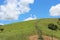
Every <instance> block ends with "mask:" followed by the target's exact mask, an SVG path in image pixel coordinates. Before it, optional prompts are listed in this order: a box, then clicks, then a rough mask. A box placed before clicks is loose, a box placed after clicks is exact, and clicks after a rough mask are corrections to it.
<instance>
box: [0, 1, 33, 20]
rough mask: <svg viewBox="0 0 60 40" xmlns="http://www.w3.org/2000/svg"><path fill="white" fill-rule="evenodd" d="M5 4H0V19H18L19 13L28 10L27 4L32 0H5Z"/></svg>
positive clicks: (31, 2)
mask: <svg viewBox="0 0 60 40" xmlns="http://www.w3.org/2000/svg"><path fill="white" fill-rule="evenodd" d="M5 1H6V2H7V4H5V5H0V20H18V18H19V15H20V14H24V13H26V12H29V11H30V10H31V8H30V7H29V4H33V3H34V0H5Z"/></svg>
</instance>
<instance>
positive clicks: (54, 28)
mask: <svg viewBox="0 0 60 40" xmlns="http://www.w3.org/2000/svg"><path fill="white" fill-rule="evenodd" d="M48 28H49V29H51V30H57V29H58V27H57V25H55V24H53V23H50V24H48Z"/></svg>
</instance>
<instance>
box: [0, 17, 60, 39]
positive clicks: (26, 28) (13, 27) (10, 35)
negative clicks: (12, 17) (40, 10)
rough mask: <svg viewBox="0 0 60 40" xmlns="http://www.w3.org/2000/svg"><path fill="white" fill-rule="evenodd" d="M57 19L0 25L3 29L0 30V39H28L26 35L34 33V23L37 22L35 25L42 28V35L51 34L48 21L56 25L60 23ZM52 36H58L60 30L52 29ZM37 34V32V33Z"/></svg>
mask: <svg viewBox="0 0 60 40" xmlns="http://www.w3.org/2000/svg"><path fill="white" fill-rule="evenodd" d="M57 21H58V19H57V18H56V19H51V18H50V19H48V18H47V19H39V20H32V21H26V22H17V23H12V24H8V25H4V26H0V28H3V29H4V30H3V31H2V32H1V31H0V40H29V39H28V37H29V36H30V35H36V34H38V33H37V30H36V28H35V23H37V27H38V28H39V29H40V30H42V34H43V35H48V36H52V30H50V29H48V26H47V25H48V24H49V23H54V24H56V25H57V26H58V27H60V25H58V24H57ZM53 33H54V37H56V38H58V39H59V38H60V30H57V31H53ZM38 35H39V34H38Z"/></svg>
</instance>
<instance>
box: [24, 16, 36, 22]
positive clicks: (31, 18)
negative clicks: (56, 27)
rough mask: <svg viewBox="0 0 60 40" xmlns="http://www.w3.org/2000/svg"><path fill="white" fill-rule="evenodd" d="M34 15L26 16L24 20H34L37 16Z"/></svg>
mask: <svg viewBox="0 0 60 40" xmlns="http://www.w3.org/2000/svg"><path fill="white" fill-rule="evenodd" d="M33 16H34V17H32V16H30V17H28V18H26V19H25V20H24V21H29V20H35V19H37V17H36V16H35V15H33Z"/></svg>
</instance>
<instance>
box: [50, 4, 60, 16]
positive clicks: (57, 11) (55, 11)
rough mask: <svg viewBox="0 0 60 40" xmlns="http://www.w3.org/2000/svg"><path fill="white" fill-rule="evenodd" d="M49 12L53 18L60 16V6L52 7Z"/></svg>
mask: <svg viewBox="0 0 60 40" xmlns="http://www.w3.org/2000/svg"><path fill="white" fill-rule="evenodd" d="M49 12H50V15H51V16H60V4H57V5H55V6H52V7H51V8H50V10H49Z"/></svg>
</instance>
